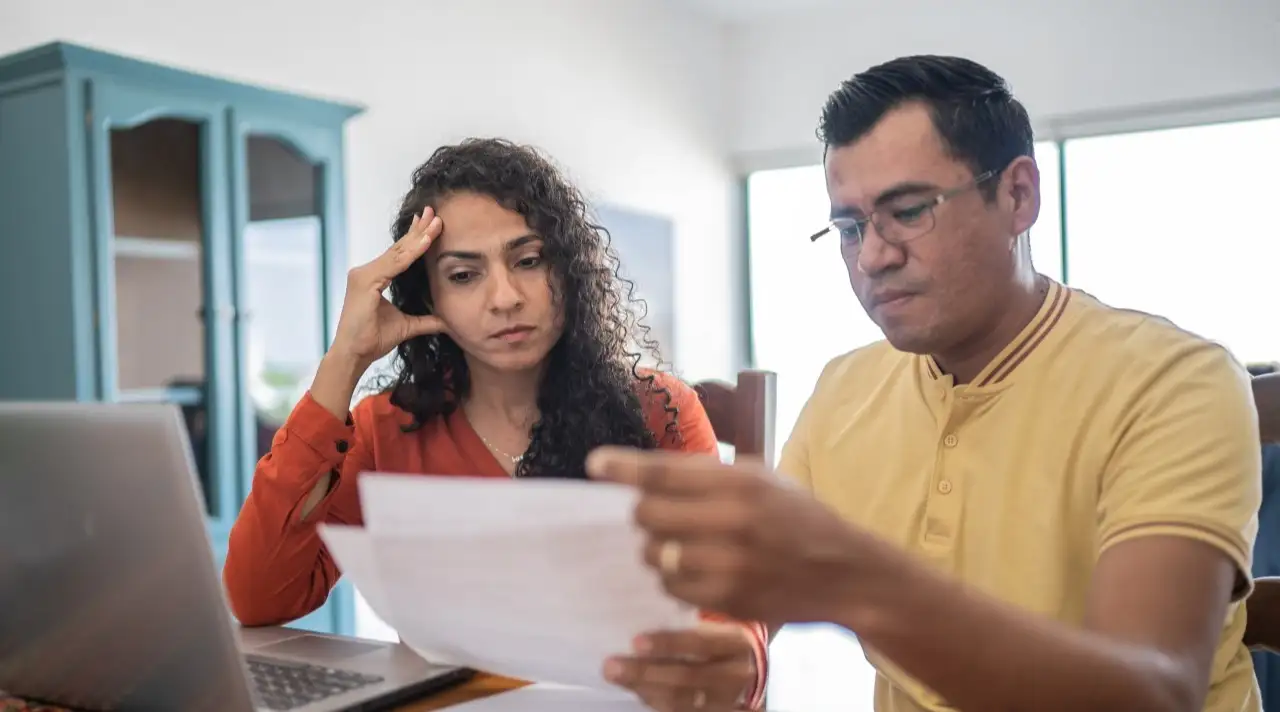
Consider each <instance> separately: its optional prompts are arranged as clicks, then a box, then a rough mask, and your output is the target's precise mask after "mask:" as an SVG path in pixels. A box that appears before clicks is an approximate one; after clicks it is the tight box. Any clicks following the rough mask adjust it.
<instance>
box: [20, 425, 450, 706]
mask: <svg viewBox="0 0 1280 712" xmlns="http://www.w3.org/2000/svg"><path fill="white" fill-rule="evenodd" d="M204 511H205V510H204V502H203V495H202V494H201V490H200V488H199V484H198V482H197V477H196V474H195V467H194V460H193V457H192V454H191V446H190V443H189V442H188V438H187V434H186V430H185V429H184V426H183V423H182V419H181V415H180V412H179V410H178V409H177V407H176V406H172V405H151V404H147V405H142V404H139V405H132V404H130V405H123V404H108V403H67V402H41V403H14V402H8V403H0V691H4V692H5V693H7V694H10V695H17V696H19V697H24V698H30V699H33V700H37V701H40V702H45V703H51V704H56V705H60V706H64V707H72V708H75V709H82V710H108V709H111V710H193V711H199V710H209V711H210V712H235V711H240V710H296V711H297V712H330V711H333V710H372V709H385V708H388V707H394V706H396V705H398V704H402V703H404V702H407V701H409V700H412V699H417V698H419V697H422V696H425V695H428V694H430V693H433V692H436V691H438V690H441V689H444V688H447V687H451V686H453V685H456V684H458V683H460V682H462V681H464V680H466V679H468V678H469V677H470V676H471V675H472V674H473V671H471V670H468V669H466V668H461V667H456V666H449V665H437V664H432V663H430V662H427V661H425V660H423V659H422V658H421V657H420V656H418V655H417V654H415V653H414V652H413V651H411V650H410V649H409V648H408V647H407V646H405V645H403V644H401V643H385V642H381V641H372V640H363V639H354V638H346V637H340V636H330V635H321V634H316V633H309V632H306V631H301V630H294V629H290V628H284V627H275V628H241V627H240V626H239V625H238V624H237V623H235V621H234V618H233V617H232V616H231V613H230V611H229V609H228V607H227V604H226V601H225V598H224V595H223V589H222V583H221V572H219V571H218V570H217V567H216V566H215V564H214V558H213V551H212V548H211V546H212V544H211V541H210V538H209V535H208V533H207V530H206V524H205V517H204Z"/></svg>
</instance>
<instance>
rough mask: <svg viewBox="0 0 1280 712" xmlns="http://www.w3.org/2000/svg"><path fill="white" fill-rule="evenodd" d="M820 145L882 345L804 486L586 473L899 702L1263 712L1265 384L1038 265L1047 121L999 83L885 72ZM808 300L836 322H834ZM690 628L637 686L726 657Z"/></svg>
mask: <svg viewBox="0 0 1280 712" xmlns="http://www.w3.org/2000/svg"><path fill="white" fill-rule="evenodd" d="M820 133H821V137H822V139H823V141H824V142H825V146H826V153H825V168H826V176H827V191H828V194H829V197H830V202H831V217H832V221H831V225H830V226H829V227H828V229H827V230H826V231H824V233H819V234H818V235H816V236H815V238H817V239H837V240H839V241H840V249H841V253H842V255H843V258H844V261H845V263H846V266H847V267H848V272H849V278H850V282H851V284H852V286H853V289H854V291H855V292H856V294H857V296H858V299H859V300H860V301H861V303H862V305H863V307H864V308H865V309H866V310H867V312H868V313H869V314H870V315H871V317H872V319H874V321H875V322H876V323H877V324H878V325H879V326H880V328H881V329H882V330H883V332H884V334H885V337H886V340H885V341H884V342H880V343H877V344H873V345H871V346H868V347H866V348H862V349H858V350H856V351H853V352H851V353H849V354H846V355H844V356H841V357H838V358H836V359H834V360H833V361H831V363H830V364H829V365H828V366H827V368H826V369H825V370H824V372H823V374H822V376H821V378H820V379H819V381H818V384H817V386H816V388H815V390H814V393H813V395H812V397H811V398H810V399H809V401H808V403H807V404H806V406H805V408H804V410H803V412H802V414H801V415H800V417H799V419H798V422H797V424H796V427H795V430H794V431H793V432H792V434H791V437H790V439H789V441H788V443H787V445H786V447H785V449H784V451H783V456H782V460H781V463H780V465H779V469H780V470H781V471H782V472H783V473H785V474H786V475H789V476H790V477H791V478H792V480H793V482H794V483H795V484H798V485H799V486H791V485H790V484H787V483H784V482H782V481H781V480H778V479H777V478H773V477H770V473H767V472H764V471H763V470H762V468H760V467H759V466H758V465H753V464H751V463H739V464H736V465H733V466H725V465H720V464H719V463H716V462H711V461H706V460H698V459H690V458H688V457H669V456H664V455H662V454H655V453H641V452H635V451H622V450H617V449H610V450H601V451H598V452H596V453H593V457H592V458H591V459H590V461H589V471H590V472H592V473H593V476H596V477H599V478H601V479H608V480H614V481H619V482H624V483H630V484H632V485H634V486H635V487H637V489H638V490H639V495H640V496H639V502H638V505H637V508H636V513H635V516H636V520H637V522H638V523H639V525H640V526H641V527H642V528H643V529H644V530H645V532H646V534H647V537H648V541H647V543H646V549H645V557H646V560H647V561H648V562H649V563H650V565H652V566H653V567H655V568H656V569H657V570H658V571H659V572H660V573H661V576H662V580H663V582H664V585H665V587H666V588H667V590H668V591H670V592H671V593H672V594H673V595H674V596H676V597H679V598H681V599H683V600H686V601H688V602H690V603H694V604H697V605H702V606H705V607H708V608H715V609H717V610H724V611H727V612H729V613H731V614H733V615H736V616H739V617H742V618H746V619H754V620H765V621H768V622H770V623H771V624H772V625H774V626H775V627H776V626H777V625H780V624H783V623H790V622H803V621H829V622H834V623H836V624H840V625H843V626H845V627H847V628H848V629H850V630H852V631H853V632H855V633H856V634H857V635H858V636H859V638H860V640H861V642H862V644H863V646H864V648H865V649H866V650H867V651H868V657H869V658H870V659H871V661H872V662H873V663H874V664H875V666H876V668H877V670H878V672H879V675H878V678H877V686H876V692H875V703H876V709H877V710H881V711H882V712H908V711H918V710H949V709H961V710H973V711H985V710H1034V711H1035V712H1055V711H1058V710H1061V711H1063V712H1068V711H1069V712H1080V711H1081V710H1089V711H1090V712H1106V711H1110V710H1114V711H1116V712H1121V711H1123V712H1136V711H1138V710H1160V711H1164V710H1168V711H1170V712H1173V711H1176V712H1194V711H1197V710H1210V711H1212V712H1225V711H1226V710H1232V712H1238V711H1240V710H1257V709H1259V704H1258V696H1257V686H1256V683H1255V681H1254V677H1253V670H1252V666H1251V664H1250V658H1249V653H1248V651H1247V649H1246V648H1245V646H1244V645H1243V643H1242V635H1243V632H1244V622H1245V618H1244V609H1243V607H1242V605H1241V603H1240V601H1241V600H1242V599H1243V598H1244V597H1245V596H1246V595H1247V594H1248V592H1249V591H1250V587H1251V579H1250V573H1249V571H1250V548H1251V544H1252V542H1253V538H1254V532H1255V528H1256V526H1257V519H1256V518H1257V510H1258V503H1259V497H1260V494H1259V477H1258V471H1259V467H1260V460H1259V449H1258V435H1259V434H1258V423H1257V415H1256V411H1255V409H1254V405H1253V400H1252V398H1251V395H1250V391H1249V388H1250V384H1249V378H1248V374H1247V373H1246V372H1245V370H1244V369H1243V368H1242V367H1241V366H1240V365H1239V364H1237V363H1236V362H1235V361H1234V360H1233V359H1232V358H1231V356H1230V355H1229V354H1228V353H1227V352H1226V351H1225V350H1224V349H1222V348H1220V347H1218V346H1216V345H1214V344H1212V343H1209V342H1207V341H1204V340H1202V339H1199V338H1197V337H1195V336H1194V335H1191V334H1188V333H1186V332H1183V331H1181V330H1179V329H1177V328H1176V327H1175V326H1173V325H1172V324H1169V323H1168V322H1166V321H1164V320H1162V319H1159V318H1157V317H1153V316H1149V315H1146V314H1141V313H1136V312H1132V311H1122V310H1119V309H1113V308H1110V307H1108V306H1106V305H1103V304H1101V303H1099V302H1097V301H1096V300H1094V299H1093V298H1091V297H1090V296H1089V295H1087V294H1084V293H1082V292H1077V291H1073V290H1070V289H1067V288H1065V287H1063V286H1061V285H1059V284H1056V283H1054V282H1052V281H1051V280H1049V279H1047V278H1045V277H1043V276H1040V275H1038V274H1037V273H1036V272H1035V270H1034V268H1033V267H1032V264H1031V260H1030V254H1029V247H1028V243H1027V232H1028V230H1029V229H1030V228H1031V226H1032V225H1033V224H1034V223H1035V220H1036V217H1037V214H1038V211H1039V206H1040V196H1039V190H1040V186H1039V173H1038V171H1037V168H1036V163H1035V159H1034V157H1033V148H1032V146H1033V137H1032V131H1031V128H1030V125H1029V121H1028V118H1027V114H1026V112H1025V111H1024V109H1023V107H1022V106H1021V105H1020V104H1019V103H1018V102H1017V101H1016V100H1014V99H1013V97H1012V96H1011V95H1010V93H1009V90H1008V88H1007V86H1006V84H1005V82H1004V81H1003V80H1002V79H1001V78H1000V77H999V76H997V75H995V74H994V73H992V72H991V71H990V70H988V69H986V68H985V67H982V66H980V65H978V64H975V63H973V62H971V61H967V60H964V59H958V58H948V57H906V58H901V59H897V60H894V61H891V62H888V63H886V64H883V65H880V66H877V67H873V68H871V69H869V70H867V71H865V72H863V73H861V74H859V75H856V76H854V77H853V78H852V79H850V80H849V81H847V82H845V83H843V84H842V85H841V86H840V88H839V89H837V90H836V91H835V93H834V94H832V96H831V98H830V99H829V100H828V102H827V104H826V107H825V109H824V112H823V116H822V126H821V132H820ZM1166 207H1167V208H1176V207H1177V206H1138V205H1135V206H1134V209H1153V210H1159V209H1165V208H1166ZM1123 238H1124V236H1123V235H1115V236H1114V239H1123ZM1205 249H1212V247H1211V246H1209V245H1208V244H1206V247H1205ZM815 259H817V258H816V257H815ZM814 307H815V311H814V313H813V314H811V315H809V317H808V318H810V319H812V320H813V323H814V328H839V324H838V323H835V322H833V319H832V316H833V315H831V314H829V313H827V312H824V311H822V305H816V304H815V305H814ZM797 318H803V315H797ZM836 318H838V316H837V317H836ZM775 629H776V628H775ZM691 640H692V638H690V637H688V636H685V635H682V634H681V633H679V632H655V633H653V634H652V635H647V636H645V637H644V638H643V641H642V643H643V645H640V646H638V647H639V648H641V649H642V650H643V652H637V654H636V655H635V656H632V657H630V658H628V659H626V660H622V661H613V663H614V664H616V665H617V669H616V670H615V672H616V673H617V674H616V675H615V679H617V680H620V681H621V682H622V684H637V683H636V681H637V680H643V679H646V678H647V677H648V676H660V675H664V674H669V670H670V669H669V668H667V667H665V666H664V664H663V663H662V660H663V659H664V658H669V657H680V658H684V659H688V658H693V659H698V658H704V657H705V658H707V659H710V657H711V656H713V655H714V651H704V650H701V649H699V648H698V647H697V646H696V645H694V644H693V643H691V642H690V641H691ZM690 674H699V673H698V672H697V671H696V669H692V670H691V672H690ZM704 679H705V681H706V684H713V683H714V681H715V676H714V674H713V672H712V671H711V669H710V668H708V670H707V672H706V673H705V678H704ZM699 684H700V683H699ZM701 699H702V698H699V699H697V700H693V701H692V702H690V701H682V702H681V703H679V704H672V705H671V706H670V707H671V708H672V709H695V708H696V707H697V706H696V705H695V704H694V702H698V701H701Z"/></svg>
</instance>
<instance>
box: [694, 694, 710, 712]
mask: <svg viewBox="0 0 1280 712" xmlns="http://www.w3.org/2000/svg"><path fill="white" fill-rule="evenodd" d="M706 706H707V691H706V690H698V691H696V692H694V693H693V708H694V709H695V710H700V709H702V708H703V707H706Z"/></svg>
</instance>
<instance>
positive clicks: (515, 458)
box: [473, 428, 524, 465]
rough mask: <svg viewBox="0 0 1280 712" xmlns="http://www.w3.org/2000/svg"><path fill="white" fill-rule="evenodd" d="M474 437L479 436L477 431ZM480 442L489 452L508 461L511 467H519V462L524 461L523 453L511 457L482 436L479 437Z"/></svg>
mask: <svg viewBox="0 0 1280 712" xmlns="http://www.w3.org/2000/svg"><path fill="white" fill-rule="evenodd" d="M473 430H474V428H473ZM476 435H480V431H478V430H477V431H476ZM480 441H481V442H483V443H484V444H485V445H486V446H487V447H488V448H489V449H490V450H492V451H494V452H495V453H497V454H499V455H501V456H503V457H505V458H507V459H508V460H510V461H511V464H513V465H519V464H520V462H521V461H522V460H524V453H520V454H519V455H512V454H510V453H508V452H506V451H505V450H502V449H501V448H499V447H498V446H497V445H494V444H493V443H491V442H489V439H488V438H486V437H485V436H483V435H480Z"/></svg>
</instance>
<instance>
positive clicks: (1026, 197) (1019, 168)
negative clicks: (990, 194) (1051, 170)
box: [1001, 156, 1040, 235]
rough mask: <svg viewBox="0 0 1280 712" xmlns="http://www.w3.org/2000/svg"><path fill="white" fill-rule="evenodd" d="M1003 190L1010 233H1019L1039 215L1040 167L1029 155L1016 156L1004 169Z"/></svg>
mask: <svg viewBox="0 0 1280 712" xmlns="http://www.w3.org/2000/svg"><path fill="white" fill-rule="evenodd" d="M1001 183H1002V185H1003V186H1004V190H1002V191H1001V193H1002V195H1001V197H1002V198H1003V199H1004V200H1007V201H1008V204H1007V210H1008V213H1009V216H1010V220H1011V224H1010V225H1009V229H1010V234H1013V235H1021V234H1023V233H1025V232H1027V231H1028V230H1030V229H1031V226H1032V225H1034V224H1035V222H1036V219H1037V218H1039V217H1040V168H1039V166H1037V165H1036V162H1035V159H1034V158H1032V157H1031V156H1018V157H1017V158H1015V159H1013V161H1012V162H1011V163H1010V164H1009V165H1008V167H1006V168H1005V169H1004V180H1003V181H1001Z"/></svg>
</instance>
